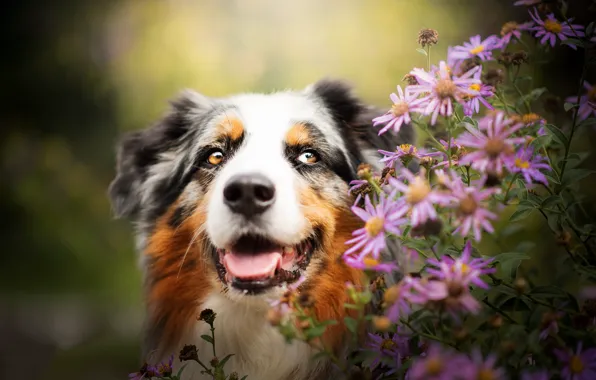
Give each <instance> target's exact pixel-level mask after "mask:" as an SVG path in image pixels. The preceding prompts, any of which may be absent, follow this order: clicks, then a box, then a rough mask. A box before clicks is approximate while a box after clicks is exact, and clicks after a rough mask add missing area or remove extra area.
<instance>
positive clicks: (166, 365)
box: [155, 355, 174, 377]
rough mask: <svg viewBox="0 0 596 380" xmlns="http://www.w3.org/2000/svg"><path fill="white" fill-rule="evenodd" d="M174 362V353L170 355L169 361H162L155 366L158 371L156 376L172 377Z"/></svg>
mask: <svg viewBox="0 0 596 380" xmlns="http://www.w3.org/2000/svg"><path fill="white" fill-rule="evenodd" d="M172 363H174V355H172V356H170V358H169V359H168V361H167V362H161V363H159V364H158V365H156V366H155V370H156V371H157V375H156V376H161V377H170V375H172V371H173V369H172Z"/></svg>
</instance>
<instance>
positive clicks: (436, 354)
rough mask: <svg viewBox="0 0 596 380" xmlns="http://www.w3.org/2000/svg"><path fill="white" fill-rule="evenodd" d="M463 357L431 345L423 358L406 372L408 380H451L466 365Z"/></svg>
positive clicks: (435, 344)
mask: <svg viewBox="0 0 596 380" xmlns="http://www.w3.org/2000/svg"><path fill="white" fill-rule="evenodd" d="M467 362H468V360H467V358H465V357H464V356H463V355H460V354H457V353H454V352H453V351H451V350H447V349H444V348H443V347H441V346H440V345H439V344H438V343H431V345H430V346H429V347H428V349H427V350H426V351H425V354H424V356H420V357H418V359H417V360H415V361H414V363H413V364H412V367H411V368H410V370H409V371H408V374H407V377H406V378H407V379H409V380H452V379H456V378H458V376H460V375H461V374H462V370H463V369H465V367H466V365H467Z"/></svg>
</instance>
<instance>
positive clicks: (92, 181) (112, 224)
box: [0, 0, 581, 380]
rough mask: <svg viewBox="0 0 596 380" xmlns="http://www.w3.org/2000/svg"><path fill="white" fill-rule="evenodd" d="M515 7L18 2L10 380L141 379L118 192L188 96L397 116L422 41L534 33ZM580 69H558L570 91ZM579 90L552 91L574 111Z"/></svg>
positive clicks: (198, 0) (4, 322)
mask: <svg viewBox="0 0 596 380" xmlns="http://www.w3.org/2000/svg"><path fill="white" fill-rule="evenodd" d="M511 4H512V1H505V0H483V1H478V0H379V1H360V0H344V1H340V0H330V1H321V0H306V1H265V0H255V1H240V0H237V1H215V0H210V1H207V0H194V1H190V0H119V1H116V0H102V1H97V0H96V1H92V0H88V1H85V0H82V1H66V0H60V1H51V2H42V1H32V0H28V1H20V2H17V1H13V2H8V3H7V4H6V5H5V6H3V10H2V11H1V12H0V20H1V23H0V24H1V25H2V28H3V29H4V32H3V33H0V41H1V42H2V43H1V44H0V46H2V51H3V52H2V59H1V63H0V64H1V68H2V70H0V76H1V78H2V80H1V82H0V83H1V84H0V86H1V87H2V90H3V91H2V92H1V94H2V101H1V102H0V104H1V106H0V107H2V112H1V113H0V126H1V128H0V175H1V176H0V195H1V196H0V210H1V213H2V214H1V215H2V218H0V234H1V237H2V242H1V247H2V248H1V251H2V252H1V253H0V274H1V276H0V378H1V379H62V380H70V379H89V380H94V379H124V378H126V376H127V374H128V373H129V372H131V371H134V370H136V369H137V366H138V363H139V352H140V349H139V342H140V331H141V327H142V320H143V310H142V304H141V278H140V276H139V272H138V270H137V267H136V258H137V255H136V253H135V251H134V243H133V236H132V229H131V227H130V225H129V224H128V223H127V222H124V221H116V220H114V219H113V217H112V214H111V210H110V205H109V203H108V199H107V196H106V190H107V187H108V184H109V183H110V181H111V179H112V178H113V176H114V144H115V141H116V139H117V137H118V136H119V134H121V133H122V132H124V131H127V130H133V129H137V128H142V127H144V126H146V125H147V124H148V123H150V122H152V121H154V120H155V119H156V118H157V117H159V116H160V115H161V114H162V113H163V112H164V111H165V109H166V106H167V100H168V99H170V98H171V97H172V96H174V95H175V94H176V93H177V92H178V91H179V90H181V89H183V88H186V87H190V88H194V89H196V90H197V91H199V92H202V93H204V94H206V95H211V96H223V95H226V94H230V93H236V92H244V91H271V90H274V89H283V88H302V87H304V86H306V85H308V84H309V83H311V82H314V81H316V80H318V79H320V78H322V77H325V76H331V77H336V78H343V79H346V80H348V81H349V82H351V83H352V84H353V85H354V86H355V88H356V91H357V93H358V94H360V95H361V96H362V98H363V99H365V100H366V101H367V102H370V103H372V104H377V105H380V106H385V105H389V100H388V95H389V93H390V92H393V91H394V90H395V86H396V85H397V84H402V82H401V79H402V77H403V75H404V74H406V73H407V72H408V71H409V70H410V69H411V68H412V67H414V66H419V67H423V66H425V57H423V56H422V55H420V54H419V53H416V51H415V50H416V48H417V47H418V46H417V43H416V38H417V33H418V31H419V30H420V29H422V28H429V27H430V28H434V29H437V30H438V31H439V39H440V42H439V45H438V46H436V47H435V48H434V49H433V60H435V59H440V58H445V56H446V49H447V46H449V45H455V44H460V43H462V42H463V40H466V39H467V38H468V36H469V35H474V34H482V35H483V36H486V35H488V34H491V33H498V31H499V30H500V27H501V25H502V24H503V23H504V22H506V21H509V20H513V19H515V20H518V21H523V20H525V19H526V18H527V14H526V13H525V9H523V8H516V7H513V6H512V5H511ZM580 19H581V17H580ZM567 50H569V49H567ZM565 54H567V53H565ZM569 54H571V53H569ZM573 59H574V56H573V55H568V56H567V55H563V56H562V57H561V58H559V59H558V61H557V62H554V63H553V64H552V65H551V66H550V67H551V68H550V69H551V70H553V72H559V70H561V69H562V68H565V69H566V70H567V72H568V73H569V75H570V77H572V76H573V75H572V74H571V73H572V72H573V70H575V69H576V68H577V65H575V64H574V61H573ZM578 76H579V74H578ZM571 79H573V81H575V80H576V79H577V78H571ZM547 80H552V78H550V77H548V78H547ZM573 81H571V82H570V83H571V84H569V83H568V82H566V81H565V80H563V79H559V80H557V81H555V82H553V83H551V84H550V85H551V86H554V85H556V86H559V87H560V88H561V89H562V90H564V91H563V96H564V95H567V94H568V93H569V91H571V93H572V92H573V89H574V88H575V85H574V84H573ZM540 228H541V227H540V225H537V227H536V228H535V229H536V233H540V232H539V230H540ZM551 243H552V241H549V240H545V239H543V241H542V244H541V246H540V247H539V248H540V249H546V248H545V247H547V246H548V245H549V244H550V246H552V244H551ZM541 247H542V248H541Z"/></svg>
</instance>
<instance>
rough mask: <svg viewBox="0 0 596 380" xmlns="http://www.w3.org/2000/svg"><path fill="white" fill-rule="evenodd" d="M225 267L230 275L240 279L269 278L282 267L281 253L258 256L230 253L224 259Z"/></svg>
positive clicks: (260, 254)
mask: <svg viewBox="0 0 596 380" xmlns="http://www.w3.org/2000/svg"><path fill="white" fill-rule="evenodd" d="M223 263H224V266H225V267H226V270H227V271H228V273H229V274H231V275H232V276H234V277H236V278H239V279H253V278H263V277H269V275H270V274H271V273H273V271H274V270H275V269H277V268H278V267H281V253H279V252H270V253H259V254H258V255H248V254H242V255H239V254H236V253H234V252H228V253H226V254H225V255H224V258H223Z"/></svg>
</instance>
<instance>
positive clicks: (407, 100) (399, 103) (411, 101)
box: [372, 86, 422, 135]
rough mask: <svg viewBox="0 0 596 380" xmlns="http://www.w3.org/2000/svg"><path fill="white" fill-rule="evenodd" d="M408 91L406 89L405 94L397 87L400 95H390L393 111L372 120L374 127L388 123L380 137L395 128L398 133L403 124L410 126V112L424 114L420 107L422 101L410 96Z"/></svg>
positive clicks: (382, 129) (380, 132) (381, 131)
mask: <svg viewBox="0 0 596 380" xmlns="http://www.w3.org/2000/svg"><path fill="white" fill-rule="evenodd" d="M407 90H408V88H407V87H406V92H405V94H404V92H403V90H402V89H401V86H397V93H398V94H399V95H396V94H395V93H392V94H391V95H389V98H390V99H391V101H392V102H393V105H392V106H391V109H390V110H389V111H387V113H385V114H384V115H382V116H379V117H375V118H374V119H373V120H372V121H373V126H377V125H379V124H385V123H387V125H385V126H384V127H383V128H381V130H380V131H379V135H382V134H383V133H385V132H387V131H388V130H389V129H390V128H393V131H394V132H395V133H398V132H399V130H400V129H401V126H402V125H403V124H410V122H411V121H412V119H411V118H410V112H422V108H421V107H420V104H421V103H422V99H418V97H417V96H416V95H413V94H410V93H409V92H408V91H407Z"/></svg>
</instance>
